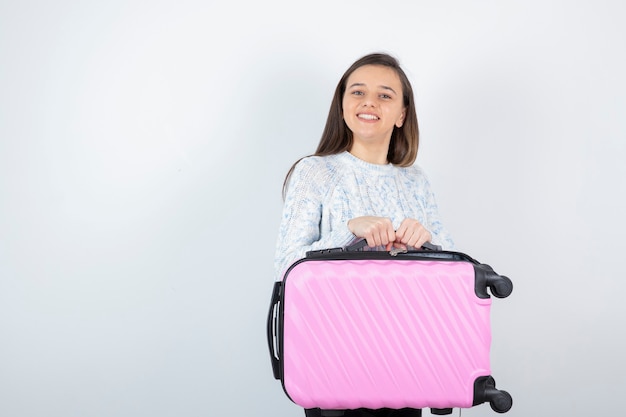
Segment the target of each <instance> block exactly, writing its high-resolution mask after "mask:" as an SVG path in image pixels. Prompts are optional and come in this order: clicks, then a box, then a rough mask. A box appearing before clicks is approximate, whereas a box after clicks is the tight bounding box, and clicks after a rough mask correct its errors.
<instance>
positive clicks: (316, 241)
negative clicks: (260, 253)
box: [274, 158, 354, 279]
mask: <svg viewBox="0 0 626 417" xmlns="http://www.w3.org/2000/svg"><path fill="white" fill-rule="evenodd" d="M336 174H337V173H336V172H333V170H332V169H330V168H328V167H327V166H325V164H324V163H323V162H322V161H321V160H319V159H315V158H304V159H302V160H301V161H300V162H298V164H297V165H296V166H295V168H294V170H293V172H292V173H291V177H290V179H289V182H288V184H287V190H286V194H285V202H284V205H283V213H282V217H281V222H280V227H279V232H278V239H277V242H276V255H275V258H274V267H275V271H276V274H277V275H276V279H281V278H282V275H283V274H284V272H285V270H286V269H287V268H288V267H289V266H290V265H291V264H292V263H293V262H295V261H297V260H298V259H300V258H302V257H304V256H305V254H306V252H307V251H310V250H317V249H326V248H329V247H334V246H337V244H338V242H350V241H351V240H352V239H353V238H354V235H353V234H352V233H351V232H350V231H349V230H348V227H347V225H346V227H345V228H344V229H342V230H334V231H325V232H323V231H322V230H321V225H322V216H323V215H324V199H325V196H326V194H327V193H328V192H329V190H331V189H332V182H333V178H334V177H335V175H336Z"/></svg>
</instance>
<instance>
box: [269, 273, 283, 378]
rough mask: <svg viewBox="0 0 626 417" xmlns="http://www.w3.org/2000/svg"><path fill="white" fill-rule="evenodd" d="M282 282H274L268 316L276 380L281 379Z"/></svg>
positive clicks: (270, 345) (273, 369)
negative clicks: (280, 304)
mask: <svg viewBox="0 0 626 417" xmlns="http://www.w3.org/2000/svg"><path fill="white" fill-rule="evenodd" d="M282 284H283V283H282V282H281V281H276V282H274V290H273V291H272V301H271V303H270V310H269V313H268V315H267V344H268V348H269V351H270V358H271V361H272V371H273V372H274V378H275V379H280V358H279V352H278V346H277V343H278V339H277V338H276V335H277V334H278V328H277V327H278V305H279V303H280V293H281V289H282Z"/></svg>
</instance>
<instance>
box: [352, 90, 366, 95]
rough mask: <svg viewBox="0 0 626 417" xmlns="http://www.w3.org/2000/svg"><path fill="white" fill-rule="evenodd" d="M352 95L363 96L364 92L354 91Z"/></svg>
mask: <svg viewBox="0 0 626 417" xmlns="http://www.w3.org/2000/svg"><path fill="white" fill-rule="evenodd" d="M350 94H352V95H353V96H362V95H363V92H362V91H361V90H354V91H352V92H351V93H350Z"/></svg>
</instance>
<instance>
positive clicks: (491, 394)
mask: <svg viewBox="0 0 626 417" xmlns="http://www.w3.org/2000/svg"><path fill="white" fill-rule="evenodd" d="M359 246H363V245H362V244H361V245H359ZM352 249H354V248H353V247H351V248H345V249H343V248H335V249H330V250H324V251H316V252H311V253H308V254H307V257H306V258H304V259H301V260H299V261H297V262H295V263H294V264H293V265H292V266H291V267H290V268H289V269H288V271H287V272H286V273H285V275H284V277H283V280H282V282H276V284H275V287H274V292H273V296H272V302H271V305H270V311H269V316H268V320H267V331H268V335H267V336H268V344H269V349H270V356H271V358H272V365H273V370H274V376H275V378H276V379H280V380H281V382H282V385H283V389H284V391H285V393H286V394H287V396H288V397H289V398H290V399H291V400H292V401H293V402H295V403H296V404H298V405H300V406H302V407H304V408H320V409H322V410H328V411H331V410H332V412H334V413H335V414H334V415H337V414H336V413H337V412H339V415H341V410H346V409H356V408H370V409H378V408H393V409H398V408H404V407H410V408H430V409H431V412H433V413H434V414H450V413H451V412H452V408H469V407H472V406H474V405H478V404H481V403H484V402H489V403H490V404H491V408H492V409H493V410H494V411H496V412H499V413H504V412H506V411H508V410H509V409H510V408H511V406H512V399H511V396H510V395H509V394H508V393H507V392H506V391H501V390H498V389H496V388H495V381H494V379H493V378H492V376H491V370H490V360H489V352H490V345H491V327H490V308H491V301H492V300H491V297H490V296H489V294H488V292H487V289H489V290H490V292H491V294H492V295H494V296H496V297H499V298H503V297H506V296H508V295H509V294H510V293H511V291H512V288H513V287H512V283H511V281H510V280H509V279H508V278H507V277H504V276H500V275H498V274H496V273H495V272H494V271H493V269H492V268H491V267H489V266H488V265H485V264H480V263H479V262H477V261H476V260H474V259H472V258H470V257H469V256H467V255H465V254H463V253H460V252H450V251H440V250H420V251H408V252H405V253H396V252H391V253H390V252H377V251H354V250H352ZM329 415H330V414H329Z"/></svg>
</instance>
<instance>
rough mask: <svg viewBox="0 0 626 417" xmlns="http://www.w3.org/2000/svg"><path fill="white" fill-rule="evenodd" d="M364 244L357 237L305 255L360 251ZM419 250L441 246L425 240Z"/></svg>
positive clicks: (363, 241)
mask: <svg viewBox="0 0 626 417" xmlns="http://www.w3.org/2000/svg"><path fill="white" fill-rule="evenodd" d="M366 246H367V240H365V239H358V240H357V241H355V242H353V243H351V244H349V245H348V246H343V247H336V248H330V249H319V250H313V251H308V252H307V253H306V255H307V256H317V255H324V254H328V253H338V252H359V251H361V249H363V248H364V247H366ZM421 250H423V251H440V250H441V246H439V245H435V244H433V243H430V242H425V243H424V244H423V245H422V247H421ZM389 252H390V253H391V254H392V255H394V256H395V255H397V254H398V253H402V252H405V251H404V250H400V249H392V250H390V251H389Z"/></svg>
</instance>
